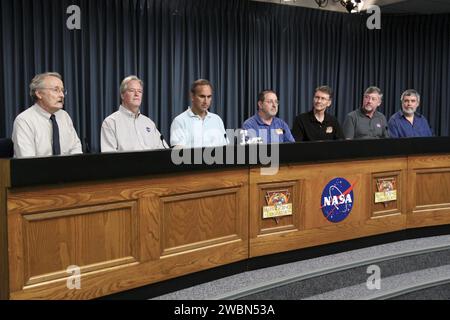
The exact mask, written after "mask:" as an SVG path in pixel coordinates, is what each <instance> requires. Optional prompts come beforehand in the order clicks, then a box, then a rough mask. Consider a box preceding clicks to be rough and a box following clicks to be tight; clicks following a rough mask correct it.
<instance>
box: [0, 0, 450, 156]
mask: <svg viewBox="0 0 450 320" xmlns="http://www.w3.org/2000/svg"><path fill="white" fill-rule="evenodd" d="M74 4H75V5H78V6H79V7H80V8H81V30H69V29H68V28H67V27H66V20H67V19H68V18H69V16H70V15H69V14H67V13H66V9H67V7H69V6H70V5H74ZM0 10H1V15H0V17H1V22H0V25H1V32H0V39H1V44H2V47H1V49H0V59H1V60H0V61H1V68H2V72H1V77H0V90H1V91H0V99H1V100H0V108H1V110H0V112H1V115H2V118H1V121H0V136H2V137H8V136H10V135H11V132H12V124H13V121H14V118H15V117H16V116H17V114H18V113H20V112H21V111H23V110H24V109H25V108H27V107H28V106H30V105H31V103H32V102H31V99H30V97H29V94H28V85H29V83H30V81H31V79H32V78H33V76H34V75H35V74H37V73H41V72H45V71H57V72H60V73H61V74H62V75H63V77H64V82H65V86H66V88H67V90H68V92H69V94H68V96H67V98H66V103H65V109H66V110H67V111H68V112H69V114H70V115H71V116H72V119H73V121H74V124H75V127H76V129H77V132H78V134H79V136H80V138H82V139H83V140H84V142H87V143H88V144H89V145H90V146H91V149H92V150H93V151H98V150H99V136H100V134H99V130H100V126H101V123H102V121H103V119H104V118H105V117H106V116H108V115H109V114H111V113H112V112H114V111H115V110H116V109H117V107H118V105H119V103H120V100H119V98H120V95H119V85H120V81H121V80H122V79H123V78H124V77H125V76H127V75H130V74H136V75H138V76H139V77H140V78H142V79H143V80H144V82H145V88H144V90H145V93H144V99H143V105H142V112H143V113H144V114H147V115H149V116H150V117H151V118H152V119H153V120H154V121H155V122H156V124H157V126H158V127H159V128H160V130H161V132H162V133H163V134H164V136H165V137H166V139H168V137H169V129H170V124H171V121H172V119H173V118H174V117H175V116H176V115H177V114H179V113H181V112H182V111H183V110H184V109H185V108H186V107H187V106H188V105H189V86H190V84H191V83H192V82H193V81H194V80H195V79H198V78H207V79H209V80H210V81H211V82H212V83H213V85H214V87H215V94H214V101H213V106H212V108H211V111H213V112H216V113H218V114H219V115H220V116H221V117H222V118H223V120H224V122H225V126H226V127H227V128H238V127H240V126H241V124H242V122H243V121H244V120H245V119H246V118H247V117H249V116H251V115H252V114H253V113H254V112H255V110H256V99H257V93H258V91H260V90H262V89H265V88H273V89H275V90H276V91H277V92H278V96H279V100H280V101H281V105H280V112H279V116H280V117H281V118H283V119H285V120H286V121H287V122H288V124H289V125H292V122H293V120H294V117H295V115H296V114H298V113H300V112H305V111H308V110H310V109H311V105H312V96H313V90H314V88H315V87H317V86H318V85H321V84H328V85H330V86H331V87H332V88H333V89H334V90H335V99H334V102H333V106H332V108H331V109H330V112H331V113H333V114H335V115H336V116H337V117H338V119H339V120H340V121H343V119H344V117H345V115H346V114H347V113H348V112H350V111H351V110H353V109H355V108H357V107H358V106H359V105H360V104H361V100H362V93H363V91H364V89H365V88H366V87H367V86H369V85H377V86H379V87H380V88H381V89H382V91H383V92H384V102H383V105H382V107H381V108H380V111H381V112H383V113H385V114H386V116H387V117H389V116H390V115H392V114H393V113H394V112H395V111H396V110H398V109H399V108H400V101H399V98H400V94H401V92H402V91H404V90H405V89H408V88H415V89H417V90H418V91H419V92H421V93H422V106H421V112H423V113H424V114H425V115H426V116H427V117H428V119H429V120H430V124H431V126H432V127H433V130H434V132H435V133H436V134H438V135H448V134H449V122H450V112H449V108H450V106H449V103H448V98H447V97H448V96H449V94H450V66H449V60H450V44H449V43H450V22H449V21H450V15H448V14H442V15H428V16H388V15H383V14H382V28H381V30H369V29H367V28H366V19H367V16H365V15H350V14H344V13H334V12H327V11H322V10H314V9H307V8H300V7H292V6H282V5H275V4H267V3H260V2H253V1H247V0H2V1H1V2H0Z"/></svg>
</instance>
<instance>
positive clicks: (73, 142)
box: [12, 104, 83, 158]
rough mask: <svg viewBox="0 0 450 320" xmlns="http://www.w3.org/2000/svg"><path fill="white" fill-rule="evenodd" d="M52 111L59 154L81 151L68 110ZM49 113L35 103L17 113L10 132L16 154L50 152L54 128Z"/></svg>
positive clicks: (40, 155)
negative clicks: (56, 125)
mask: <svg viewBox="0 0 450 320" xmlns="http://www.w3.org/2000/svg"><path fill="white" fill-rule="evenodd" d="M54 115H55V118H56V122H57V123H58V128H59V141H60V145H61V155H68V154H77V153H83V151H82V149H81V142H80V139H79V138H78V135H77V132H76V131H75V128H74V127H73V123H72V119H71V118H70V116H69V114H68V113H67V112H66V111H64V110H58V111H56V112H55V113H54ZM50 116H51V113H48V112H47V111H45V110H44V109H43V108H41V107H40V106H39V105H38V104H34V105H33V106H31V107H30V108H28V109H26V110H25V111H23V112H22V113H20V114H19V115H18V116H17V117H16V119H15V120H14V126H13V134H12V140H13V142H14V156H15V157H16V158H22V157H45V156H51V155H53V151H52V139H53V137H52V134H53V128H52V122H51V120H50Z"/></svg>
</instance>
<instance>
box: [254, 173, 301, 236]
mask: <svg viewBox="0 0 450 320" xmlns="http://www.w3.org/2000/svg"><path fill="white" fill-rule="evenodd" d="M280 190H281V191H287V192H288V193H289V201H288V203H292V215H290V216H281V217H277V218H268V219H263V218H262V214H263V207H264V206H267V200H266V197H267V192H273V191H280ZM302 193H303V189H302V181H294V182H291V181H285V182H282V183H261V184H259V185H258V192H257V193H256V194H255V195H257V196H258V199H255V200H256V201H255V202H253V201H252V203H253V204H254V205H255V208H254V209H253V210H254V211H253V212H256V213H257V214H255V216H254V217H253V223H254V224H255V225H258V230H257V232H256V235H261V234H269V233H274V232H285V231H290V230H300V229H302V228H303V218H304V217H303V216H302V215H301V210H300V203H301V199H302V198H303V196H302ZM255 231H256V230H255Z"/></svg>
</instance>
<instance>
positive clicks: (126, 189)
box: [8, 169, 248, 299]
mask: <svg viewBox="0 0 450 320" xmlns="http://www.w3.org/2000/svg"><path fill="white" fill-rule="evenodd" d="M8 230H9V234H8V236H9V238H8V240H9V249H10V250H9V252H10V254H9V267H10V268H9V269H10V282H9V283H10V292H11V294H10V298H12V299H31V298H59V299H69V298H76V299H90V298H95V297H99V296H104V295H107V294H111V293H114V292H117V291H123V290H126V289H131V288H135V287H139V286H143V285H145V284H149V283H153V282H158V281H162V280H165V279H169V278H173V277H177V276H180V275H184V274H188V273H192V272H196V271H200V270H204V269H208V268H212V267H216V266H220V265H223V264H228V263H232V262H235V261H239V260H242V259H246V258H248V170H246V169H245V170H224V171H221V172H220V179H218V178H217V173H216V172H203V173H191V174H179V175H171V176H168V177H164V178H152V179H145V178H139V179H134V180H128V181H119V182H117V181H115V182H111V183H83V184H77V185H62V186H47V187H38V188H27V189H16V190H11V191H10V192H9V195H8ZM70 266H77V267H79V268H80V269H79V271H80V272H81V278H80V279H81V282H80V289H76V288H75V289H68V287H67V283H68V281H69V282H73V283H75V282H74V277H73V273H70V271H72V270H73V269H70V270H68V269H67V268H68V267H70Z"/></svg>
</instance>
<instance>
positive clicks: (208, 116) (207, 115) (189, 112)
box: [187, 107, 211, 119]
mask: <svg viewBox="0 0 450 320" xmlns="http://www.w3.org/2000/svg"><path fill="white" fill-rule="evenodd" d="M187 114H188V116H189V117H191V118H199V119H201V117H200V116H199V115H197V114H195V113H194V112H192V109H191V107H188V109H187ZM210 117H211V115H210V114H209V111H208V110H206V116H205V119H206V118H210Z"/></svg>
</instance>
